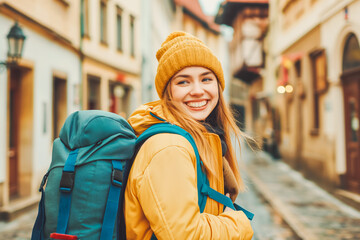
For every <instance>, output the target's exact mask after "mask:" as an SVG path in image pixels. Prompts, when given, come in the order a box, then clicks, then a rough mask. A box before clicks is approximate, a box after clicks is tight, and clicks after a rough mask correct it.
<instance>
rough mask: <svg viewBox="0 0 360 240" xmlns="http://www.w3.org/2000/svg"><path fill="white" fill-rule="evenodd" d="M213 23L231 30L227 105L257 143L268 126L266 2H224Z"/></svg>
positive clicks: (236, 0)
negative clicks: (265, 76)
mask: <svg viewBox="0 0 360 240" xmlns="http://www.w3.org/2000/svg"><path fill="white" fill-rule="evenodd" d="M216 22H218V23H221V24H225V25H228V26H230V27H232V28H233V31H234V32H233V38H232V41H231V42H230V44H229V52H230V75H231V86H230V89H231V90H230V103H231V107H232V108H233V110H234V112H235V113H236V115H237V121H238V123H239V126H240V127H241V128H242V129H243V130H245V131H246V132H248V133H251V134H252V135H253V136H254V137H255V138H256V139H257V140H258V142H259V143H261V142H262V140H263V138H265V135H264V133H265V132H266V131H267V129H266V127H268V126H267V124H268V122H269V121H268V116H269V114H268V99H267V96H266V95H264V92H263V89H264V84H265V80H264V77H263V70H264V66H265V62H264V60H265V58H264V46H263V40H264V36H265V34H266V31H267V27H268V1H267V0H249V1H244V0H227V1H224V2H223V3H222V5H221V6H220V8H219V11H218V14H217V16H216Z"/></svg>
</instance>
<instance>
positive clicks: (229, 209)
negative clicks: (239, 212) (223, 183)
mask: <svg viewBox="0 0 360 240" xmlns="http://www.w3.org/2000/svg"><path fill="white" fill-rule="evenodd" d="M226 196H227V197H230V193H227V194H226ZM228 211H234V209H231V208H229V207H225V209H224V212H228Z"/></svg>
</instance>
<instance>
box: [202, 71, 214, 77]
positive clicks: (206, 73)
mask: <svg viewBox="0 0 360 240" xmlns="http://www.w3.org/2000/svg"><path fill="white" fill-rule="evenodd" d="M211 73H212V72H211V71H208V72H203V73H202V74H200V76H205V75H208V74H211Z"/></svg>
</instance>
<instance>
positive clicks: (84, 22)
mask: <svg viewBox="0 0 360 240" xmlns="http://www.w3.org/2000/svg"><path fill="white" fill-rule="evenodd" d="M82 3H83V5H82V6H81V7H82V9H81V15H82V16H81V36H82V37H89V1H88V0H84V1H83V2H82Z"/></svg>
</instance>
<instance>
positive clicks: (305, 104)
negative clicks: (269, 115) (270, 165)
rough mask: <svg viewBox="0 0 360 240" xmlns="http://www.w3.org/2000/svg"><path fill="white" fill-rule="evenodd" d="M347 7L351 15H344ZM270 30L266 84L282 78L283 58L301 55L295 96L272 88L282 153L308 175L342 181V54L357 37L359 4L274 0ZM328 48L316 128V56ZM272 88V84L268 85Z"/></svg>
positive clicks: (292, 73) (291, 78)
mask: <svg viewBox="0 0 360 240" xmlns="http://www.w3.org/2000/svg"><path fill="white" fill-rule="evenodd" d="M345 8H347V11H348V13H347V15H346V13H345ZM270 10H271V11H270V18H271V21H270V23H271V26H270V32H269V33H268V36H267V48H268V55H267V59H268V62H269V61H273V63H267V75H266V76H267V77H268V78H267V79H266V83H265V85H266V86H271V84H270V82H275V81H277V80H278V79H281V78H282V75H281V64H282V63H281V58H282V57H284V56H285V57H286V56H290V55H292V54H293V55H294V54H300V55H301V56H300V57H299V58H298V59H293V60H292V64H294V63H295V61H296V60H301V77H300V78H298V77H297V76H296V68H295V66H294V65H292V66H291V67H290V68H289V83H290V84H291V85H292V86H294V92H293V93H292V94H278V93H276V92H275V89H273V96H275V97H274V98H273V99H275V100H274V101H273V104H275V105H276V106H278V108H279V110H280V114H281V145H280V150H281V154H282V157H283V159H284V160H285V161H288V162H289V163H290V164H292V165H293V166H294V167H296V168H298V169H302V170H303V171H304V173H305V174H308V175H309V176H311V177H312V178H317V179H318V180H320V181H321V182H323V183H326V184H328V185H332V186H339V185H340V177H339V176H340V175H342V174H344V173H345V172H346V156H345V155H346V154H345V123H344V106H343V105H344V102H343V89H342V83H341V78H340V76H341V74H342V54H343V50H344V45H345V40H346V37H347V36H348V34H349V33H351V32H352V33H355V35H356V36H357V37H358V39H359V36H360V32H359V30H358V29H359V24H358V22H359V20H360V19H359V17H358V15H357V14H356V12H358V11H360V2H359V1H356V0H353V1H345V0H344V1H333V0H331V1H324V0H317V1H311V0H306V1H298V2H296V3H295V2H291V1H286V0H284V1H276V0H273V1H271V2H270ZM316 51H324V53H325V56H326V75H327V77H326V79H327V82H328V87H327V89H326V90H325V92H323V93H322V94H321V95H320V97H319V128H318V129H314V91H315V90H314V76H313V68H314V66H313V65H312V62H311V54H312V53H315V52H316ZM267 89H269V90H268V91H269V92H271V90H270V89H271V87H267Z"/></svg>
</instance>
